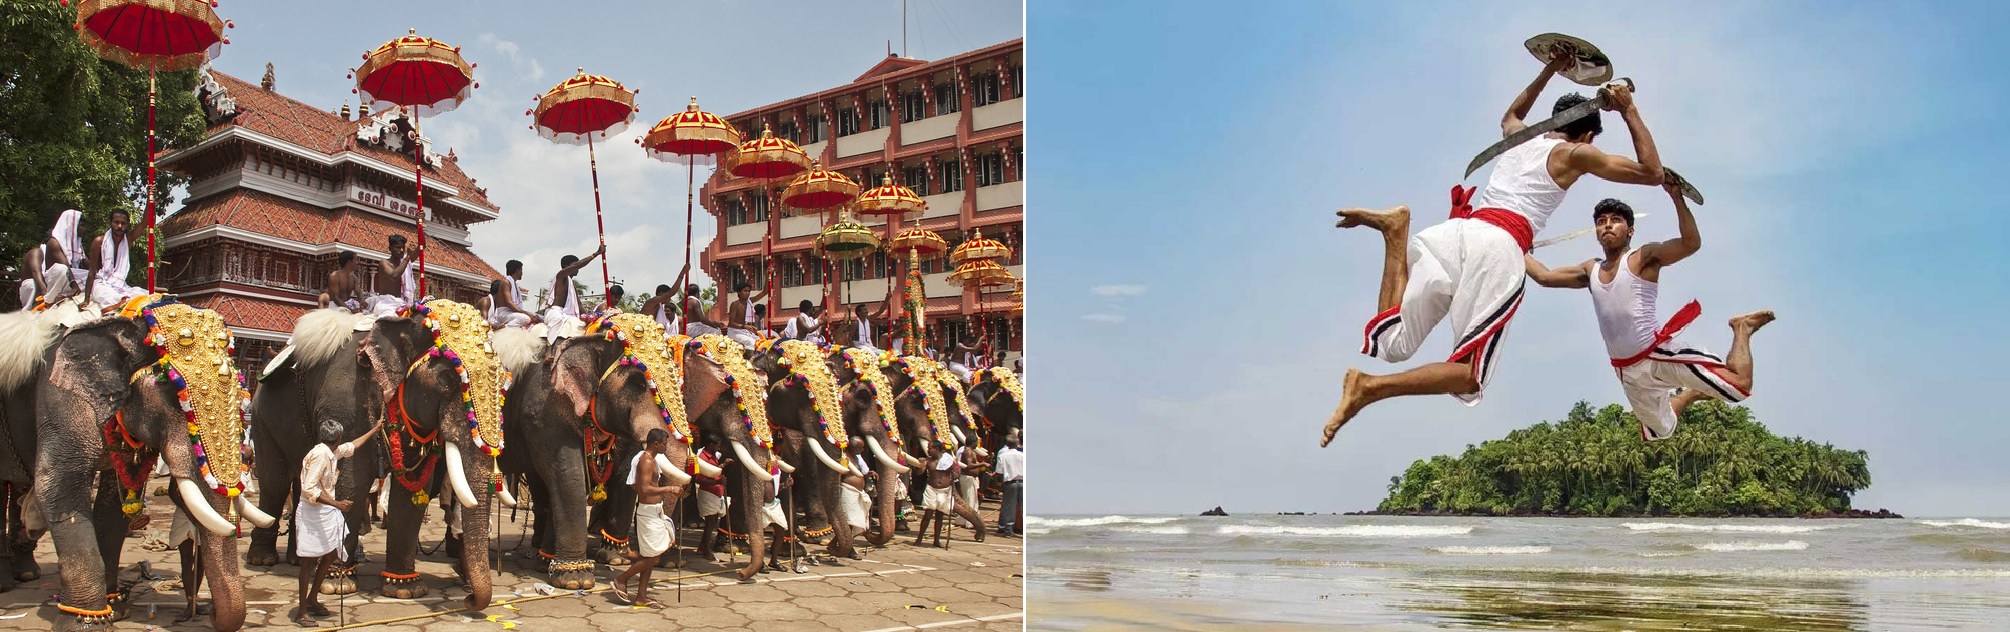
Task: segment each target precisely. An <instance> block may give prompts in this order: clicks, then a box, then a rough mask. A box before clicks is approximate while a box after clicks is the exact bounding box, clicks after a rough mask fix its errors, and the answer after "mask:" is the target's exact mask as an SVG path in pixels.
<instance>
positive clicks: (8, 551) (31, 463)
mask: <svg viewBox="0 0 2010 632" xmlns="http://www.w3.org/2000/svg"><path fill="white" fill-rule="evenodd" d="M41 316H42V314H40V313H37V312H32V311H27V310H22V311H17V312H9V313H5V314H0V433H5V434H0V504H4V506H5V510H6V511H5V512H4V513H0V591H4V590H8V589H11V588H13V587H14V584H15V583H16V582H26V581H34V580H36V579H39V578H40V577H41V571H40V570H39V569H38V567H37V565H36V564H35V559H34V552H35V542H36V540H38V539H39V538H38V536H39V532H40V531H41V530H43V529H46V528H47V525H46V524H37V525H34V526H35V528H34V529H32V530H31V529H30V528H29V525H28V524H27V523H28V522H31V521H32V522H38V523H39V522H40V521H39V520H37V519H36V518H35V514H36V513H37V512H36V511H35V510H34V509H32V508H31V506H32V504H33V502H34V496H33V494H30V493H29V489H30V487H31V486H32V485H33V484H34V482H35V478H34V473H35V394H36V392H37V391H38V390H39V387H40V386H41V385H42V384H44V383H47V382H48V380H49V376H48V368H49V354H50V352H51V351H53V350H54V349H55V347H56V339H57V338H59V337H61V336H62V334H63V332H64V331H65V329H66V327H64V326H63V325H62V324H61V323H58V322H56V320H55V319H53V318H42V317H41ZM24 510H26V511H24ZM24 513H25V514H27V515H25V516H24V515H23V514H24Z"/></svg>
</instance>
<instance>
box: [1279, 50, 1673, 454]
mask: <svg viewBox="0 0 2010 632" xmlns="http://www.w3.org/2000/svg"><path fill="white" fill-rule="evenodd" d="M1573 60H1574V57H1572V56H1571V55H1568V54H1559V55H1557V56H1556V57H1555V59H1554V60H1553V61H1551V62H1550V63H1549V64H1548V65H1547V66H1544V67H1543V69H1542V74H1541V75H1538V76H1537V77H1536V78H1535V81H1533V82H1531V83H1529V85H1528V87H1527V88H1524V89H1523V90H1522V92H1521V94H1519V95H1516V96H1515V99H1514V103H1512V104H1510V105H1509V106H1508V110H1507V114H1506V115H1504V116H1502V117H1501V134H1502V135H1503V136H1507V135H1512V134H1514V133H1515V132H1518V131H1521V130H1522V129H1524V128H1526V127H1528V125H1527V124H1526V123H1523V122H1522V119H1523V118H1524V117H1526V116H1528V111H1529V108H1530V107H1531V106H1533V105H1534V104H1535V99H1536V97H1537V96H1538V95H1540V94H1542V89H1543V86H1545V85H1547V84H1548V83H1549V79H1550V77H1552V76H1555V75H1556V73H1557V72H1559V71H1561V70H1562V69H1564V68H1565V67H1567V66H1568V65H1569V64H1571V63H1574V62H1573ZM1607 90H1608V91H1609V93H1610V94H1611V103H1610V105H1609V106H1608V109H1614V110H1618V111H1619V113H1620V116H1621V117H1622V118H1624V119H1625V121H1626V127H1627V130H1628V131H1629V132H1630V133H1631V134H1632V136H1633V148H1634V151H1635V152H1636V153H1637V154H1638V155H1639V156H1640V160H1638V161H1634V160H1630V159H1627V158H1625V157H1623V156H1616V155H1612V154H1607V153H1605V152H1603V151H1599V149H1598V148H1597V147H1595V146H1592V144H1591V141H1592V139H1594V138H1596V137H1597V136H1598V134H1599V132H1601V131H1602V130H1603V123H1602V122H1601V121H1600V115H1599V114H1598V113H1597V112H1593V113H1592V114H1591V115H1590V116H1587V117H1584V118H1581V119H1578V120H1576V121H1572V122H1571V123H1570V124H1568V125H1565V126H1563V127H1561V128H1559V129H1558V130H1557V131H1555V132H1551V133H1549V134H1546V135H1544V136H1542V137H1540V138H1536V139H1534V140H1530V141H1528V142H1526V143H1522V144H1521V145H1518V146H1515V147H1514V148H1513V149H1509V150H1507V152H1506V153H1503V154H1501V156H1500V158H1499V162H1498V163H1497V164H1496V165H1495V166H1494V170H1493V173H1492V174H1491V175H1490V176H1488V178H1487V184H1486V187H1485V188H1483V189H1481V190H1480V191H1479V194H1478V195H1477V196H1471V192H1472V190H1471V189H1467V188H1463V187H1459V188H1454V189H1453V190H1452V212H1451V217H1450V218H1449V219H1447V220H1445V221H1444V222H1441V223H1439V224H1437V225H1435V226H1431V227H1430V228H1426V229H1424V230H1422V231H1420V232H1418V233H1417V234H1416V236H1415V237H1411V236H1410V209H1409V208H1408V207H1405V206H1397V207H1394V208H1390V209H1387V210H1382V211H1371V210H1367V209H1359V208H1349V209H1342V210H1340V211H1339V212H1338V213H1337V214H1338V215H1339V216H1340V221H1339V223H1338V224H1337V226H1339V227H1340V228H1354V227H1357V226H1367V227H1369V228H1373V229H1375V231H1376V232H1379V233H1381V234H1382V246H1383V258H1382V285H1381V295H1380V297H1379V298H1378V299H1377V305H1378V309H1379V310H1380V313H1379V314H1377V315H1376V316H1375V317H1374V318H1373V319H1371V320H1369V321H1368V326H1367V328H1366V329H1365V338H1366V340H1364V341H1363V342H1362V345H1361V352H1362V353H1365V354H1367V355H1369V356H1372V357H1375V358H1379V359H1381V360H1384V361H1387V362H1401V361H1404V360H1407V359H1409V358H1410V356H1411V355H1412V354H1415V353H1416V352H1417V349H1418V347H1421V346H1422V345H1423V344H1424V338H1425V337H1426V336H1428V335H1430V333H1431V330H1432V329H1435V328H1436V327H1437V326H1438V323H1439V322H1440V321H1442V320H1444V319H1445V317H1446V316H1448V315H1449V316H1451V319H1452V323H1451V324H1452V332H1453V334H1454V335H1456V336H1458V337H1457V338H1456V339H1454V344H1453V346H1452V355H1451V357H1450V358H1447V359H1446V360H1445V361H1443V362H1433V363H1430V364H1426V365H1424V366H1420V367H1417V368H1414V369H1410V370H1408V371H1403V372H1401V373H1395V374H1390V375H1368V374H1365V373H1362V372H1361V371H1360V370H1359V369H1348V370H1347V377H1346V381H1345V383H1344V387H1343V391H1342V394H1341V396H1340V405H1339V406H1338V407H1336V408H1335V409H1334V410H1333V415H1332V416H1331V417H1329V418H1328V419H1327V421H1326V428H1325V436H1324V437H1323V438H1321V439H1320V441H1319V445H1320V446H1321V447H1324V446H1326V445H1327V444H1330V443H1332V442H1333V435H1334V433H1337V432H1339V431H1340V427H1341V426H1342V425H1345V424H1346V423H1347V422H1348V421H1349V420H1351V419H1353V418H1354V415H1355V414H1357V413H1359V412H1361V409H1362V408H1363V407H1366V406H1368V405H1369V404H1372V403H1375V402H1378V401H1381V400H1384V399H1389V398H1392V397H1404V396H1410V395H1452V396H1455V397H1457V398H1459V400H1460V401H1462V402H1465V404H1466V405H1467V406H1477V405H1479V403H1480V399H1481V396H1482V395H1483V394H1484V393H1485V391H1486V385H1487V380H1488V378H1489V377H1491V376H1492V375H1493V369H1494V360H1495V359H1496V358H1497V357H1499V352H1500V341H1501V338H1502V336H1503V335H1505V333H1506V332H1507V326H1508V323H1509V322H1510V321H1512V320H1513V319H1514V315H1515V310H1516V309H1517V308H1519V307H1521V299H1522V288H1523V286H1524V284H1525V281H1526V280H1527V275H1526V271H1525V269H1524V268H1525V266H1524V265H1523V262H1522V255H1523V254H1524V253H1527V252H1528V251H1529V249H1530V247H1531V246H1532V242H1533V241H1534V239H1535V235H1536V234H1538V233H1541V232H1542V229H1543V226H1544V225H1545V224H1547V223H1548V222H1549V216H1550V214H1552V213H1554V212H1556V208H1557V207H1558V206H1560V205H1562V204H1563V198H1564V194H1565V193H1566V192H1568V191H1569V190H1570V187H1571V185H1573V184H1576V183H1577V180H1578V179H1579V178H1582V177H1585V176H1587V175H1589V176H1594V177H1598V178H1602V179H1605V180H1609V181H1612V182H1621V183H1630V184H1651V185H1659V184H1661V183H1662V182H1663V181H1664V180H1665V179H1666V176H1665V175H1664V174H1663V172H1662V170H1661V158H1660V154H1659V153H1657V152H1656V151H1655V149H1654V139H1653V137H1652V136H1650V135H1648V133H1647V124H1646V123H1643V122H1641V120H1640V113H1639V111H1638V110H1636V109H1635V108H1634V105H1633V94H1632V92H1631V91H1630V90H1628V89H1627V86H1626V84H1623V83H1622V84H1612V85H1610V86H1607ZM1587 100H1588V99H1586V98H1585V97H1583V96H1580V95H1578V94H1574V93H1573V94H1566V95H1564V96H1563V97H1562V98H1560V99H1557V101H1556V107H1555V109H1554V110H1552V111H1553V112H1562V111H1564V110H1565V109H1568V108H1570V107H1572V106H1575V105H1578V104H1580V103H1583V102H1585V101H1587ZM1469 196H1471V197H1470V198H1469Z"/></svg>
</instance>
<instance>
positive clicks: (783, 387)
mask: <svg viewBox="0 0 2010 632" xmlns="http://www.w3.org/2000/svg"><path fill="white" fill-rule="evenodd" d="M752 364H753V365H754V368H755V369H757V370H759V371H761V372H762V373H763V374H765V375H766V376H767V378H768V419H769V420H770V422H771V423H772V424H773V425H774V427H775V429H776V430H777V432H778V437H777V439H778V440H779V442H778V448H777V450H778V451H779V452H781V454H782V457H783V458H784V459H785V460H789V461H791V462H794V463H801V464H805V465H809V466H810V467H806V468H803V469H798V470H796V472H795V476H796V482H795V485H794V486H793V488H792V492H793V494H794V496H793V497H794V498H795V499H797V500H798V501H802V500H807V501H810V502H809V503H808V504H806V505H801V506H803V507H804V508H805V509H806V510H807V511H804V512H803V513H804V514H805V516H806V517H805V518H804V519H803V523H804V524H803V525H802V526H803V527H804V529H803V531H804V532H806V533H818V532H822V533H818V535H817V537H821V536H828V537H829V538H830V539H829V545H828V547H827V550H828V552H829V553H830V554H831V555H834V556H838V557H856V555H857V552H856V551H855V550H854V549H853V547H852V538H853V537H854V536H855V535H856V532H854V530H853V527H852V525H851V524H850V523H848V522H847V521H846V520H845V519H844V516H845V512H844V509H843V505H842V504H841V503H844V502H850V501H851V499H850V498H847V497H846V496H845V494H846V493H847V492H845V491H844V490H843V487H842V483H843V479H842V477H843V475H844V474H846V473H848V472H851V471H852V470H853V467H852V466H850V465H847V464H846V463H845V461H843V460H840V459H844V458H845V451H846V449H847V448H848V447H849V446H850V444H851V441H852V438H851V435H850V433H849V431H848V430H847V428H846V426H847V424H846V422H845V411H844V407H845V401H846V399H847V397H848V396H852V395H853V394H855V393H858V392H862V391H854V390H853V389H849V388H844V387H840V385H839V382H838V380H837V377H836V373H837V371H838V370H839V368H840V367H841V366H842V364H843V359H842V357H841V356H839V355H837V351H836V350H834V349H831V348H830V347H828V346H823V345H818V344H815V343H810V342H804V341H801V340H789V341H764V342H762V343H761V344H760V346H759V347H758V348H757V350H756V353H755V354H754V355H753V357H752ZM861 401H862V402H869V400H866V399H863V398H861ZM859 474H860V475H863V474H864V473H863V472H860V473H859Z"/></svg>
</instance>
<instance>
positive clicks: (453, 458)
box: [446, 441, 481, 509]
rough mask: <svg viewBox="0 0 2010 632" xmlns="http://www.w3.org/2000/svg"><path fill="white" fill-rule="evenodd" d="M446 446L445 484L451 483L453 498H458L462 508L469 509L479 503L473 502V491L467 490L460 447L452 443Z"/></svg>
mask: <svg viewBox="0 0 2010 632" xmlns="http://www.w3.org/2000/svg"><path fill="white" fill-rule="evenodd" d="M446 444H447V482H449V483H453V487H454V497H456V498H459V499H460V501H461V506H462V507H467V508H469V509H473V508H475V505H479V504H481V503H479V502H477V501H475V491H474V490H473V489H470V488H468V473H467V472H465V471H462V470H461V446H460V444H457V443H454V442H452V441H448V442H446Z"/></svg>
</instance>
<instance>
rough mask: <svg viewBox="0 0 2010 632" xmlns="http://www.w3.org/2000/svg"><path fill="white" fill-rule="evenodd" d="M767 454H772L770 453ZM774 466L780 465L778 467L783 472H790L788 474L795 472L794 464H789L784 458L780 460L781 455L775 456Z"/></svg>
mask: <svg viewBox="0 0 2010 632" xmlns="http://www.w3.org/2000/svg"><path fill="white" fill-rule="evenodd" d="M769 456H774V455H772V454H770V455H769ZM775 466H776V467H780V468H781V469H782V471H783V472H787V473H790V474H794V473H796V466H794V465H789V462H788V461H784V460H782V457H779V456H777V457H775Z"/></svg>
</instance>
